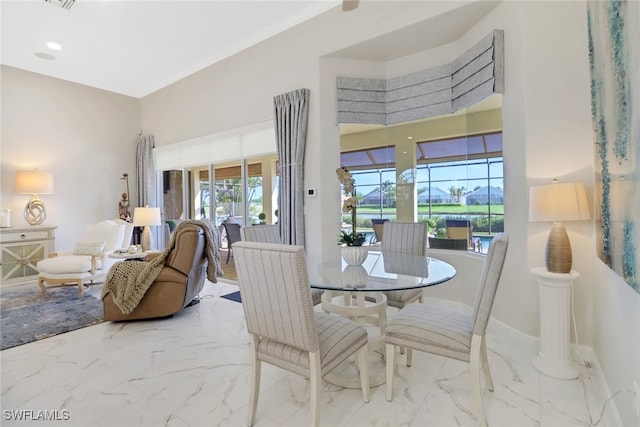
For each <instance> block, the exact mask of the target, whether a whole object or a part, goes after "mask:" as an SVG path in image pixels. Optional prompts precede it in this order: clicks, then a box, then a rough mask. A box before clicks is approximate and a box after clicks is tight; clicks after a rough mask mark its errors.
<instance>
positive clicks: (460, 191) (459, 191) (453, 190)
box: [449, 185, 467, 202]
mask: <svg viewBox="0 0 640 427" xmlns="http://www.w3.org/2000/svg"><path fill="white" fill-rule="evenodd" d="M465 191H467V189H466V188H464V187H460V188H458V187H456V186H455V185H452V186H451V187H449V194H451V195H452V196H453V197H455V198H456V200H457V201H458V202H459V201H460V197H462V196H464V193H465Z"/></svg>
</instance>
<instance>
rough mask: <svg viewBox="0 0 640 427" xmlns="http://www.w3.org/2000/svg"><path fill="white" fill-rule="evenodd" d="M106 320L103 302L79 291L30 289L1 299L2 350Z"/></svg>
mask: <svg viewBox="0 0 640 427" xmlns="http://www.w3.org/2000/svg"><path fill="white" fill-rule="evenodd" d="M103 320H104V315H103V309H102V301H100V300H99V299H98V298H96V297H94V296H92V295H90V294H87V293H85V294H84V297H83V298H82V299H79V298H78V288H77V287H75V286H68V287H67V286H62V287H56V288H47V292H46V293H45V294H44V295H40V291H39V290H35V289H29V290H21V291H15V292H7V293H3V294H2V296H0V332H1V335H2V338H1V341H0V350H5V349H7V348H11V347H15V346H17V345H22V344H26V343H30V342H33V341H37V340H41V339H43V338H47V337H52V336H54V335H58V334H62V333H64V332H69V331H73V330H76V329H80V328H84V327H86V326H91V325H95V324H97V323H100V322H102V321H103Z"/></svg>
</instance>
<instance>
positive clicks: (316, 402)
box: [309, 351, 322, 427]
mask: <svg viewBox="0 0 640 427" xmlns="http://www.w3.org/2000/svg"><path fill="white" fill-rule="evenodd" d="M309 368H310V369H309V370H310V371H311V425H312V426H314V427H318V425H319V422H320V419H319V410H320V386H321V385H322V375H321V373H320V351H316V352H314V353H309Z"/></svg>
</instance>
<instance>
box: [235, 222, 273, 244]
mask: <svg viewBox="0 0 640 427" xmlns="http://www.w3.org/2000/svg"><path fill="white" fill-rule="evenodd" d="M240 234H241V235H242V240H244V241H247V242H262V243H275V244H280V243H282V240H281V239H280V226H279V225H277V224H273V225H271V224H266V225H252V226H249V227H242V229H240Z"/></svg>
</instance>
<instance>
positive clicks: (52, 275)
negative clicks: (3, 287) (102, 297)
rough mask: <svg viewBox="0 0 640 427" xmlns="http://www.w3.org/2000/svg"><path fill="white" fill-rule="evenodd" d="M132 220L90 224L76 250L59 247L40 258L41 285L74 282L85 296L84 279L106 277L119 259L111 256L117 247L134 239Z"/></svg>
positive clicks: (119, 247) (123, 246)
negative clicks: (130, 221)
mask: <svg viewBox="0 0 640 427" xmlns="http://www.w3.org/2000/svg"><path fill="white" fill-rule="evenodd" d="M132 233H133V224H131V223H128V222H126V221H123V220H121V219H114V220H105V221H101V222H99V223H97V224H90V225H87V226H86V227H85V229H84V233H83V235H82V239H81V240H80V241H79V242H78V243H76V246H75V248H74V249H73V250H66V251H60V252H57V253H55V254H53V256H51V257H50V258H47V259H43V260H41V261H39V262H38V264H37V265H36V268H37V270H38V272H39V274H38V286H40V289H41V292H42V293H44V292H45V291H46V288H45V286H44V284H45V282H46V283H47V284H49V285H64V284H67V283H75V284H77V286H78V295H79V298H82V294H83V285H84V283H87V282H89V283H93V282H94V281H100V280H104V279H105V278H106V276H107V273H108V271H109V268H110V267H111V266H112V265H113V264H114V263H116V262H117V261H118V260H117V259H113V258H109V254H111V253H113V252H114V251H115V250H117V249H123V248H127V247H128V246H129V244H130V242H131V235H132Z"/></svg>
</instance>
